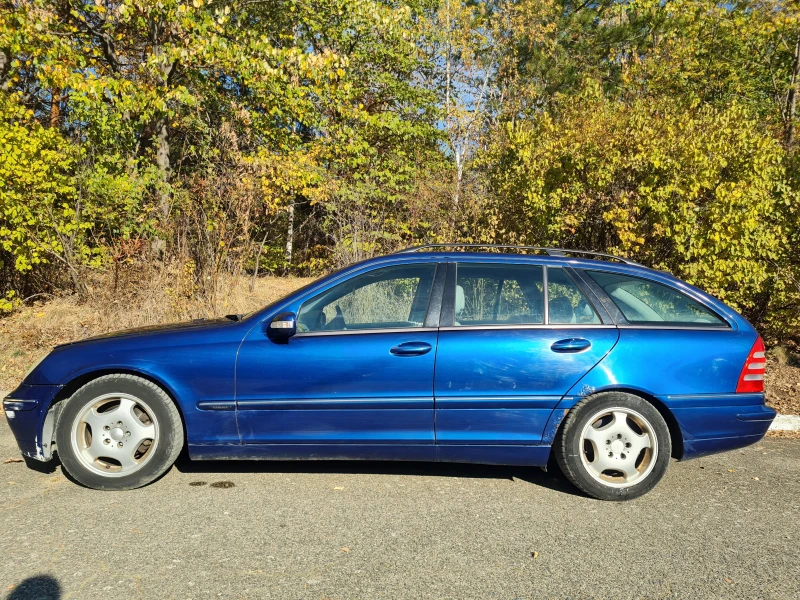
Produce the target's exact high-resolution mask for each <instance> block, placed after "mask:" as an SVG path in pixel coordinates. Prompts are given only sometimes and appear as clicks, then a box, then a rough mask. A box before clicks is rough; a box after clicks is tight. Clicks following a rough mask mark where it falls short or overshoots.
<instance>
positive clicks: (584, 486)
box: [554, 392, 672, 500]
mask: <svg viewBox="0 0 800 600" xmlns="http://www.w3.org/2000/svg"><path fill="white" fill-rule="evenodd" d="M554 450H555V453H556V460H557V461H558V465H559V467H561V470H562V471H563V472H564V475H566V476H567V478H568V479H569V480H570V481H571V482H572V483H573V484H575V485H576V486H577V487H579V488H580V489H581V490H583V491H584V492H586V493H587V494H589V495H591V496H594V497H595V498H599V499H601V500H631V499H633V498H638V497H639V496H641V495H643V494H646V493H647V492H649V491H650V490H651V489H653V488H654V487H655V486H656V484H657V483H658V482H659V481H660V480H661V478H662V477H663V476H664V474H665V473H666V471H667V467H668V466H669V459H670V455H671V453H672V446H671V440H670V435H669V429H668V428H667V424H666V422H665V421H664V418H663V417H662V416H661V414H660V413H659V412H658V410H656V408H655V407H654V406H653V405H652V404H650V403H649V402H647V401H646V400H644V399H642V398H639V397H638V396H634V395H633V394H627V393H623V392H604V393H601V394H597V395H596V396H592V397H590V398H586V399H585V400H582V401H581V402H579V403H578V404H577V405H576V406H575V408H574V409H572V411H570V413H569V414H568V415H567V418H566V419H565V420H564V426H563V427H562V429H561V431H560V432H559V435H558V437H557V438H556V441H555V444H554Z"/></svg>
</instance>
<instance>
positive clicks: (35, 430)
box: [3, 384, 61, 461]
mask: <svg viewBox="0 0 800 600" xmlns="http://www.w3.org/2000/svg"><path fill="white" fill-rule="evenodd" d="M60 389H61V386H60V385H25V384H22V385H20V386H19V387H18V388H17V389H16V390H14V391H13V392H11V393H10V394H9V395H8V396H6V398H5V399H4V400H3V410H4V411H5V415H6V419H7V420H8V425H9V427H10V428H11V432H12V433H13V434H14V437H15V438H16V440H17V445H18V446H19V449H20V451H21V452H22V454H23V455H24V456H29V457H30V458H35V459H36V460H41V461H48V460H50V458H52V449H51V447H50V446H51V441H52V424H51V428H50V431H49V432H48V433H47V434H46V435H43V434H42V431H43V429H44V425H45V419H46V417H47V411H48V409H49V408H50V405H51V404H52V401H53V399H54V398H55V397H56V394H58V392H59V390H60Z"/></svg>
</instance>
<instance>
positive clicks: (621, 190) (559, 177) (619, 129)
mask: <svg viewBox="0 0 800 600" xmlns="http://www.w3.org/2000/svg"><path fill="white" fill-rule="evenodd" d="M560 100H561V103H563V106H561V105H559V106H558V110H557V111H555V115H553V114H551V113H545V114H542V115H540V116H538V117H537V118H535V119H532V120H526V121H521V122H518V123H516V124H515V125H513V126H509V127H508V129H507V135H506V137H505V138H504V139H502V140H500V141H498V143H497V146H496V148H495V154H493V155H491V156H490V157H487V160H488V161H489V162H490V163H491V165H492V167H493V171H492V182H493V189H494V190H495V191H496V198H497V200H496V201H495V202H493V203H492V213H491V214H492V216H493V217H494V219H495V222H496V224H497V225H496V228H495V231H496V232H497V233H498V235H500V236H501V238H502V239H504V240H514V241H518V242H520V243H534V242H536V243H545V244H552V245H560V246H565V247H577V248H590V247H602V248H606V249H608V250H609V251H611V252H613V253H619V254H621V255H623V256H630V257H635V258H636V259H637V260H640V261H642V262H643V263H645V264H648V265H652V266H653V267H655V268H660V269H667V270H670V271H671V272H673V273H675V274H676V275H678V276H679V277H682V278H684V279H686V280H688V281H689V282H691V283H695V284H698V285H701V286H702V287H704V288H705V289H707V290H708V291H709V292H711V293H713V294H715V295H717V296H718V297H720V298H721V299H723V300H725V301H726V302H729V303H730V304H732V305H733V306H734V307H737V308H739V310H744V311H752V310H754V309H755V308H756V307H757V305H756V303H757V302H758V294H759V292H760V291H761V290H762V289H764V287H765V286H767V285H769V282H770V281H771V280H772V279H773V278H774V276H775V274H776V273H775V265H777V264H780V263H782V262H785V260H786V259H787V258H788V256H787V252H788V246H787V235H788V233H789V232H788V231H787V229H786V220H785V219H784V216H783V215H784V208H785V207H787V206H792V205H794V204H795V203H796V202H797V196H796V193H795V192H794V191H793V190H791V189H790V186H789V181H788V178H787V174H786V166H785V164H784V160H785V152H784V150H783V148H782V147H781V145H780V143H779V142H778V141H777V140H775V139H774V138H772V137H771V136H770V135H769V134H767V133H765V132H764V131H763V130H761V128H760V126H759V123H758V122H757V121H756V120H754V119H753V118H751V117H750V116H749V115H748V113H747V111H746V110H745V109H744V108H742V107H741V106H738V105H735V104H733V105H731V106H730V107H728V108H726V109H716V108H713V107H710V106H702V107H697V108H694V109H682V108H680V107H678V106H676V104H675V102H674V101H673V100H670V99H662V98H658V99H651V98H642V99H637V100H636V101H634V102H632V103H623V102H619V101H617V102H609V101H608V100H607V99H606V98H605V97H604V96H603V94H602V93H601V91H600V90H599V88H598V87H597V86H594V85H589V86H587V88H586V89H585V90H584V91H583V92H582V93H581V94H580V95H578V96H570V97H569V98H563V99H560Z"/></svg>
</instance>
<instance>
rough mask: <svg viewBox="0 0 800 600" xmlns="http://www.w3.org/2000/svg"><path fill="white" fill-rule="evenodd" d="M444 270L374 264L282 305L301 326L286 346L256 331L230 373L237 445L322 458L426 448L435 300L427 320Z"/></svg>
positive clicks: (430, 445) (429, 436)
mask: <svg viewBox="0 0 800 600" xmlns="http://www.w3.org/2000/svg"><path fill="white" fill-rule="evenodd" d="M444 268H445V267H444V266H442V273H441V275H440V278H439V280H437V278H436V269H437V265H436V264H435V263H419V262H417V263H414V264H404V265H393V266H386V267H380V268H376V269H373V270H370V271H368V272H362V273H360V274H358V275H355V276H353V277H351V278H349V279H347V280H345V281H344V282H340V283H337V284H335V285H332V286H331V287H329V288H328V289H324V290H323V291H321V292H318V293H316V295H314V296H313V297H308V298H301V299H300V300H298V301H297V302H296V304H295V305H292V306H287V307H284V309H283V310H287V311H291V312H296V313H297V328H298V332H297V334H296V335H295V336H294V337H292V338H290V339H289V341H288V343H285V344H280V343H275V342H273V341H271V340H270V339H269V338H268V337H267V336H266V334H265V328H264V327H263V326H258V327H255V328H254V329H253V330H252V331H251V332H250V333H249V334H248V335H247V337H246V338H245V340H244V342H243V344H242V347H241V350H240V352H239V359H238V362H237V369H236V398H237V419H238V424H239V432H240V435H241V438H242V442H243V443H245V444H270V445H275V444H303V445H309V446H308V456H311V457H313V456H319V457H320V458H330V457H332V456H341V457H343V458H346V457H348V456H357V455H360V456H364V457H370V456H374V457H376V458H386V456H383V455H380V454H369V453H367V454H363V453H360V451H359V450H358V449H357V448H356V446H357V445H372V446H375V445H383V446H384V447H385V446H387V445H405V446H417V447H420V446H427V447H428V452H429V453H432V452H433V443H434V432H433V372H434V361H435V357H436V344H437V335H438V333H437V328H436V326H437V324H438V311H439V306H435V307H431V310H430V312H431V313H433V312H435V322H432V321H430V320H429V321H427V322H426V317H427V316H428V313H429V306H428V305H429V300H430V298H431V296H432V290H433V289H434V286H435V285H436V286H443V285H444V277H443V271H444ZM434 296H438V297H439V298H441V292H440V293H439V294H434ZM264 325H266V323H265V324H264ZM320 445H328V446H327V449H324V448H323V449H322V450H320ZM334 445H345V446H341V447H339V446H334ZM348 445H349V446H352V447H353V452H349V451H348V449H347V447H346V446H348ZM314 447H316V449H315V448H314ZM301 450H302V449H301ZM301 450H298V452H296V453H292V452H287V453H284V455H285V456H302V455H303V453H302V451H301ZM403 457H404V456H398V458H403ZM413 457H416V458H429V457H430V456H428V455H426V454H425V452H424V451H422V452H421V453H419V454H414V455H413Z"/></svg>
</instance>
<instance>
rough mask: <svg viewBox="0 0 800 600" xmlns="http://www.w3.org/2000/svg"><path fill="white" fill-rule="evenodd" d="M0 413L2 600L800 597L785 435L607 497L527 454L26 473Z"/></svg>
mask: <svg viewBox="0 0 800 600" xmlns="http://www.w3.org/2000/svg"><path fill="white" fill-rule="evenodd" d="M13 456H18V454H17V451H16V447H15V445H14V442H13V439H12V437H11V434H10V431H9V430H8V426H7V424H6V423H5V420H4V419H2V418H0V586H1V587H0V597H2V598H5V599H10V600H21V599H25V600H31V599H36V600H51V599H56V598H60V599H67V598H81V599H82V598H86V599H89V598H91V599H95V598H140V597H141V598H155V599H159V600H161V599H167V598H250V599H261V598H278V599H295V598H298V599H300V598H304V599H305V598H309V599H317V600H321V599H323V598H329V599H330V600H333V599H345V598H365V599H369V600H373V599H378V598H458V599H466V598H481V599H486V598H509V599H510V598H613V599H622V598H776V599H781V600H784V599H794V598H800V440H797V439H766V440H764V441H763V442H762V443H760V444H757V445H756V446H754V447H750V448H747V449H745V450H743V451H737V452H732V453H728V454H723V455H719V456H714V457H708V458H704V459H699V460H696V461H691V462H687V463H682V464H681V463H673V464H672V465H671V468H670V470H669V473H668V475H667V477H666V478H665V479H664V480H663V481H662V482H661V485H660V486H659V487H658V488H657V489H656V490H655V491H654V492H652V493H650V494H649V495H647V496H645V497H643V498H640V499H639V500H636V501H633V502H628V503H622V504H613V503H604V502H599V501H596V500H592V499H590V498H587V497H585V496H582V495H580V494H578V493H577V492H576V491H575V490H574V489H573V488H572V487H571V486H570V485H569V484H568V483H567V482H566V481H565V480H563V479H562V478H561V477H560V476H554V475H553V474H552V473H551V474H546V473H544V472H542V471H541V470H539V469H527V468H506V467H485V466H463V465H425V464H417V463H414V464H400V463H342V462H336V463H308V462H306V463H191V462H188V461H186V460H181V461H180V462H179V464H178V466H177V467H175V468H173V469H172V471H171V472H170V473H169V474H168V475H167V476H166V477H164V478H163V479H162V480H160V481H159V482H157V483H155V484H154V485H151V486H149V487H147V488H144V489H141V490H136V491H133V492H116V493H111V492H95V491H92V490H88V489H84V488H81V487H79V486H78V485H76V484H74V483H72V482H70V481H69V480H67V479H66V478H65V477H64V476H63V474H62V473H61V469H60V467H56V468H55V469H54V470H53V471H51V472H50V473H46V472H44V473H43V472H36V471H33V470H30V469H28V468H27V467H26V466H25V464H20V463H9V464H2V461H3V460H5V459H7V458H9V457H13Z"/></svg>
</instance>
